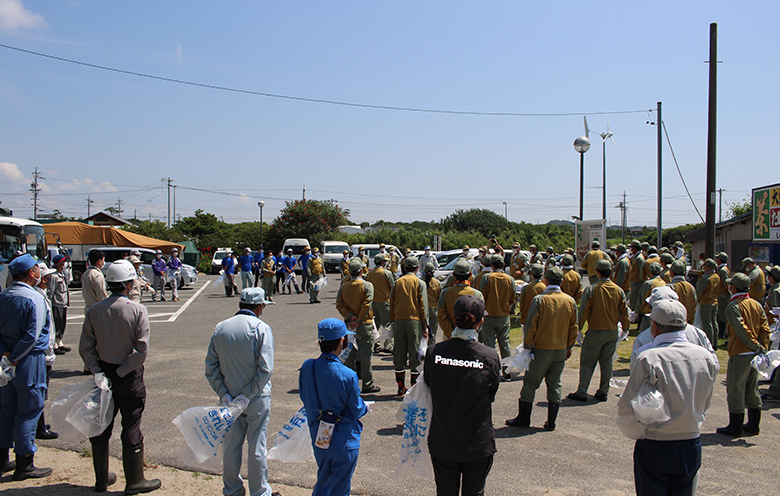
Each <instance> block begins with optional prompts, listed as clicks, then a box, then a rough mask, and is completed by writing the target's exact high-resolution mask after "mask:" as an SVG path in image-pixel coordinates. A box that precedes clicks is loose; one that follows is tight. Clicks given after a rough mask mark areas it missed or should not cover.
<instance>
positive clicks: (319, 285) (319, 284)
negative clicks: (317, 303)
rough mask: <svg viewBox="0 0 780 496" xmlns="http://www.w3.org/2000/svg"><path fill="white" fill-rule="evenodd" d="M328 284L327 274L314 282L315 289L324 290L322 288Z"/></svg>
mask: <svg viewBox="0 0 780 496" xmlns="http://www.w3.org/2000/svg"><path fill="white" fill-rule="evenodd" d="M327 285H328V278H327V277H325V276H320V278H319V279H317V282H315V283H314V291H322V288H324V287H325V286H327Z"/></svg>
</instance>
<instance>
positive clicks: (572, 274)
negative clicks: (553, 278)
mask: <svg viewBox="0 0 780 496" xmlns="http://www.w3.org/2000/svg"><path fill="white" fill-rule="evenodd" d="M561 291H563V292H564V293H566V294H567V295H569V296H571V297H572V298H574V301H576V302H577V303H579V302H580V298H581V297H582V276H581V275H580V273H579V272H577V271H576V270H574V269H563V282H561Z"/></svg>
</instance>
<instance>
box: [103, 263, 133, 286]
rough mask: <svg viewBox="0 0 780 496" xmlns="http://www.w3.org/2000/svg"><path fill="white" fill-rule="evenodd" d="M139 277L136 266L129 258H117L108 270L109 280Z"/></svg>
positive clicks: (123, 280)
mask: <svg viewBox="0 0 780 496" xmlns="http://www.w3.org/2000/svg"><path fill="white" fill-rule="evenodd" d="M137 277H138V274H136V272H135V267H133V264H131V263H130V262H129V261H128V260H117V261H116V262H114V263H112V264H111V267H109V268H108V270H107V271H106V281H107V282H127V281H132V280H133V279H136V278H137Z"/></svg>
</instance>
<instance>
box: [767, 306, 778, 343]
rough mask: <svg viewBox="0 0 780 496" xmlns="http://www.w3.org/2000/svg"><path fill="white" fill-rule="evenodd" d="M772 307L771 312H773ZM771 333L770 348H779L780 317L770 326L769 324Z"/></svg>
mask: <svg viewBox="0 0 780 496" xmlns="http://www.w3.org/2000/svg"><path fill="white" fill-rule="evenodd" d="M774 312H775V311H774V309H773V310H772V313H773V314H774ZM769 330H770V331H771V334H769V342H770V343H771V344H770V345H769V349H770V350H777V349H780V319H775V321H774V322H773V323H772V325H771V326H769Z"/></svg>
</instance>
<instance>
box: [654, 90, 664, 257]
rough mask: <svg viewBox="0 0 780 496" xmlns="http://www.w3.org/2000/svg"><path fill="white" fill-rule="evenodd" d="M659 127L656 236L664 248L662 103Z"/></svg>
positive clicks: (659, 107) (657, 243)
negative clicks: (662, 220) (662, 218)
mask: <svg viewBox="0 0 780 496" xmlns="http://www.w3.org/2000/svg"><path fill="white" fill-rule="evenodd" d="M656 124H657V126H658V130H657V131H658V233H657V235H656V246H657V247H658V248H661V246H663V241H662V240H663V222H661V212H662V210H663V208H662V203H663V200H662V195H661V192H662V190H663V183H662V181H661V179H662V174H661V171H662V168H661V154H662V152H663V129H662V127H663V125H664V121H663V119H662V118H661V102H658V122H657V123H656Z"/></svg>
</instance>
